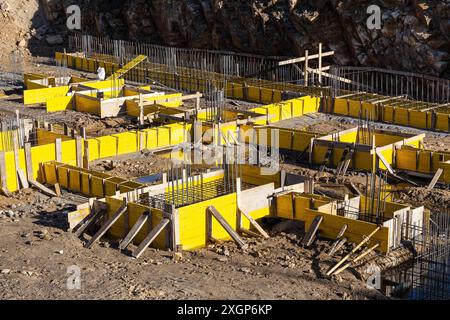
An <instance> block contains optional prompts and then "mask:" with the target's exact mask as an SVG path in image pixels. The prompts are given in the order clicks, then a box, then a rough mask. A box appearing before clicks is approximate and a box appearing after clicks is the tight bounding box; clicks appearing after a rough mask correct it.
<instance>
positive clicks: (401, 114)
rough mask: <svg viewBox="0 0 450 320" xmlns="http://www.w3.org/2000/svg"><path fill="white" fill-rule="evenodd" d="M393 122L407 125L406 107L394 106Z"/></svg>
mask: <svg viewBox="0 0 450 320" xmlns="http://www.w3.org/2000/svg"><path fill="white" fill-rule="evenodd" d="M394 114H395V116H394V123H395V124H398V125H402V126H408V125H409V109H407V108H395V111H394Z"/></svg>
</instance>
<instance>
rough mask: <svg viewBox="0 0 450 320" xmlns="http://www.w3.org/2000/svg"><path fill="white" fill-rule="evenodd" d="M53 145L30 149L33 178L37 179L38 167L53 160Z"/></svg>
mask: <svg viewBox="0 0 450 320" xmlns="http://www.w3.org/2000/svg"><path fill="white" fill-rule="evenodd" d="M55 154H56V153H55V144H47V145H43V146H35V147H32V148H31V158H32V160H33V177H34V178H35V179H37V178H38V172H39V165H40V164H41V163H43V162H49V161H53V160H55V158H56V157H55Z"/></svg>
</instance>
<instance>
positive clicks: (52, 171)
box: [43, 162, 58, 184]
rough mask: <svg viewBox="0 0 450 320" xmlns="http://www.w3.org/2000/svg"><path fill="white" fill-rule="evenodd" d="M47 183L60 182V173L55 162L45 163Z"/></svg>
mask: <svg viewBox="0 0 450 320" xmlns="http://www.w3.org/2000/svg"><path fill="white" fill-rule="evenodd" d="M43 168H44V175H45V183H49V184H56V183H57V182H58V173H57V171H56V164H55V163H54V162H53V163H52V162H49V163H44V164H43Z"/></svg>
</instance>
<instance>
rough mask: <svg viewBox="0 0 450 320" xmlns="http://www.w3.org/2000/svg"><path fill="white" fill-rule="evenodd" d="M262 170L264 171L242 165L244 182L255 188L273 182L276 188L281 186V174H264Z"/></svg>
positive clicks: (259, 168) (256, 167)
mask: <svg viewBox="0 0 450 320" xmlns="http://www.w3.org/2000/svg"><path fill="white" fill-rule="evenodd" d="M262 170H264V169H263V168H261V167H258V166H251V165H242V169H241V172H242V181H243V182H245V183H249V184H253V185H255V186H261V185H265V184H268V183H272V182H273V183H274V185H275V188H279V187H280V186H281V174H280V172H274V173H273V174H268V173H267V172H264V174H263V171H262Z"/></svg>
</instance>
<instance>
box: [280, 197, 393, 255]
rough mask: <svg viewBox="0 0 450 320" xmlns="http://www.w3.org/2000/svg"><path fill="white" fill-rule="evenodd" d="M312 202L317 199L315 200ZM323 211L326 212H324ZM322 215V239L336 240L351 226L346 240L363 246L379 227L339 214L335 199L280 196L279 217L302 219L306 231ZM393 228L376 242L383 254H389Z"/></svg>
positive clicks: (384, 228)
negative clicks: (345, 227) (389, 239)
mask: <svg viewBox="0 0 450 320" xmlns="http://www.w3.org/2000/svg"><path fill="white" fill-rule="evenodd" d="M312 199H314V200H313V201H312ZM321 210H322V211H321ZM318 215H320V216H322V217H323V220H322V223H321V224H320V226H319V233H320V235H321V236H323V237H326V238H329V239H336V237H337V236H338V234H339V232H340V231H341V228H342V227H343V226H344V225H347V230H346V232H345V237H347V238H348V240H349V241H350V242H354V243H359V242H361V240H363V238H364V236H367V235H368V234H370V232H371V231H372V230H374V229H375V227H376V225H375V224H372V223H368V222H364V221H359V220H352V219H349V218H345V217H342V216H338V215H336V204H335V203H334V204H333V201H332V199H329V198H326V197H322V198H321V197H320V196H316V195H312V196H310V195H303V194H302V195H300V194H295V193H289V194H284V195H281V196H277V197H276V216H278V217H281V218H285V219H291V220H301V221H304V222H305V230H308V229H309V228H310V226H311V224H312V222H313V220H314V218H315V217H316V216H318ZM388 233H389V229H388V228H386V227H383V228H382V229H381V230H380V231H379V232H377V233H376V234H375V236H374V238H373V241H375V242H376V243H380V251H382V252H387V251H388Z"/></svg>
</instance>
